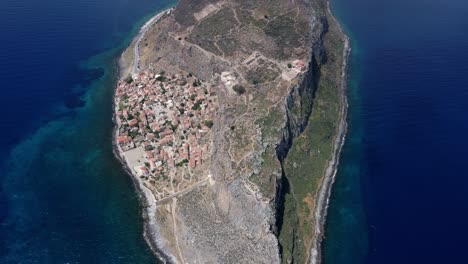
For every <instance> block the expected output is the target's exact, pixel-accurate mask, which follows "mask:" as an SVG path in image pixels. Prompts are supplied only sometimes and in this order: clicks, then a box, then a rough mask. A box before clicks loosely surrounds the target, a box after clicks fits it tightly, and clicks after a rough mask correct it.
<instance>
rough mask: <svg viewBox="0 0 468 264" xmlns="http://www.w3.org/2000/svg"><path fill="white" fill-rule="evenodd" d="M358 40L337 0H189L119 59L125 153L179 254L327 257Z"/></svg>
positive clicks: (151, 235) (150, 224) (119, 135)
mask: <svg viewBox="0 0 468 264" xmlns="http://www.w3.org/2000/svg"><path fill="white" fill-rule="evenodd" d="M348 53H349V45H348V40H347V38H346V36H345V35H344V34H343V32H342V30H341V29H340V27H339V25H338V23H337V21H336V20H335V19H334V17H333V16H332V14H331V12H330V9H329V6H328V2H327V1H326V0H290V1H281V0H260V1H252V0H224V1H223V0H221V1H216V0H180V1H179V2H178V3H177V5H176V6H175V8H173V9H170V10H167V11H164V12H162V13H160V14H158V15H157V16H155V17H154V18H153V19H151V20H150V21H148V23H146V24H145V25H144V27H143V28H142V30H141V31H140V32H139V34H138V36H137V37H136V38H135V39H134V41H133V42H132V44H131V45H130V46H129V47H128V49H127V50H125V51H124V53H123V54H122V57H121V59H120V67H121V71H120V72H121V76H120V81H119V82H118V84H117V88H116V92H115V100H114V102H115V105H114V106H115V117H114V119H115V122H116V130H115V148H116V154H117V155H118V157H119V158H120V159H121V160H122V162H123V163H124V165H125V167H126V168H127V169H128V171H129V173H130V174H131V175H132V178H133V179H134V180H135V183H136V185H137V187H138V189H139V192H140V193H141V196H142V198H143V199H142V200H143V203H144V210H143V211H144V218H145V222H146V225H145V237H146V239H147V241H148V243H149V244H150V245H151V248H152V249H153V251H154V252H155V254H157V255H158V256H159V257H160V258H161V259H162V260H165V261H167V262H170V263H283V262H284V263H311V262H312V263H318V262H320V242H321V239H322V236H323V225H324V214H325V213H326V206H327V200H328V196H329V190H330V188H331V185H332V182H333V178H334V175H335V173H336V166H337V164H338V158H339V152H340V149H341V146H342V144H343V140H344V135H345V130H346V123H345V117H346V107H347V105H346V98H345V95H344V90H345V76H346V74H345V73H346V60H347V56H348Z"/></svg>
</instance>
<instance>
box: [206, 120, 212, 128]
mask: <svg viewBox="0 0 468 264" xmlns="http://www.w3.org/2000/svg"><path fill="white" fill-rule="evenodd" d="M204 123H205V126H207V127H208V128H212V127H213V121H212V120H205V122H204Z"/></svg>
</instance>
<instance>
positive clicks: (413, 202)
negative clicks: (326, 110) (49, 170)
mask: <svg viewBox="0 0 468 264" xmlns="http://www.w3.org/2000/svg"><path fill="white" fill-rule="evenodd" d="M332 6H333V9H334V10H335V13H336V14H337V16H338V18H339V20H340V21H341V22H342V24H343V26H344V27H345V30H346V32H347V33H348V34H349V36H350V37H351V41H352V46H353V51H352V55H351V58H350V76H349V90H348V96H349V101H350V102H349V103H350V115H349V119H348V120H349V134H348V138H347V142H346V144H345V147H344V150H343V154H342V159H341V165H340V167H339V173H338V176H337V180H336V185H335V188H334V190H333V192H332V196H331V207H330V211H329V218H328V219H329V221H328V224H327V228H326V241H325V245H324V250H325V252H324V259H325V263H326V264H338V263H340V264H341V263H372V264H373V263H379V264H380V263H467V255H466V254H467V251H466V247H467V245H468V225H467V223H468V172H467V170H466V168H467V163H468V137H467V135H468V1H466V0H445V1H440V0H392V1H384V0H332Z"/></svg>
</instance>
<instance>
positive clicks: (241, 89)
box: [232, 84, 245, 95]
mask: <svg viewBox="0 0 468 264" xmlns="http://www.w3.org/2000/svg"><path fill="white" fill-rule="evenodd" d="M232 89H233V90H234V91H235V92H236V93H237V94H238V95H241V94H244V93H245V88H244V86H242V85H240V84H236V85H234V87H232Z"/></svg>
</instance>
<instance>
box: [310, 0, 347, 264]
mask: <svg viewBox="0 0 468 264" xmlns="http://www.w3.org/2000/svg"><path fill="white" fill-rule="evenodd" d="M327 12H328V15H329V16H330V18H331V19H333V21H334V23H335V24H336V26H337V28H338V30H339V31H340V34H341V35H342V36H343V38H344V47H343V64H342V68H341V85H340V98H341V110H340V120H339V124H338V130H337V135H336V137H335V140H334V146H333V156H332V158H331V160H330V161H329V164H328V166H327V168H326V170H325V176H324V180H323V183H322V185H321V186H320V190H319V194H318V200H317V203H316V204H317V208H316V210H315V212H314V220H315V221H314V222H315V223H314V226H315V235H314V238H313V241H312V248H311V260H310V263H311V264H320V263H322V242H323V238H324V231H325V224H326V221H327V219H326V218H327V210H328V206H329V202H330V195H331V190H332V187H333V183H334V182H335V177H336V174H337V172H338V165H339V162H340V155H341V150H342V148H343V145H344V142H345V139H346V132H347V127H348V124H347V122H346V118H347V114H348V99H347V96H346V90H347V85H348V83H347V78H348V61H349V55H350V53H351V46H350V40H349V37H348V36H347V35H346V34H345V32H344V30H343V28H342V27H341V24H340V23H339V21H338V20H337V19H336V17H335V16H334V14H333V12H332V10H331V7H330V0H328V1H327Z"/></svg>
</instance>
